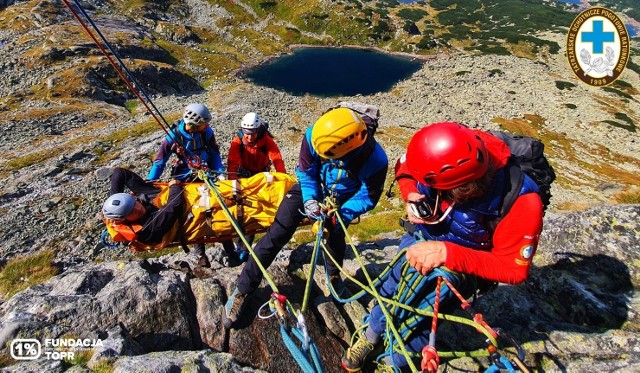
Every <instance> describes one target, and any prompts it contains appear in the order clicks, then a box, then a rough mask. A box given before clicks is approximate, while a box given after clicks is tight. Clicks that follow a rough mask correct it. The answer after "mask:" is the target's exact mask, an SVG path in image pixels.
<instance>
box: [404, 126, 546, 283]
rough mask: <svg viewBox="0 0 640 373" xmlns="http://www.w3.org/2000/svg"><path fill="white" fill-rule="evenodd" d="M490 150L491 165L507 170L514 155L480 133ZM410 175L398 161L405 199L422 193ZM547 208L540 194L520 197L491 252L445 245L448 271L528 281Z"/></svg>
mask: <svg viewBox="0 0 640 373" xmlns="http://www.w3.org/2000/svg"><path fill="white" fill-rule="evenodd" d="M476 132H477V133H478V134H479V135H480V137H481V138H482V140H483V141H484V143H485V146H486V147H487V150H488V152H489V158H490V162H492V165H493V166H494V168H495V169H499V168H501V167H504V165H505V164H506V163H507V159H508V158H509V156H510V154H511V152H509V149H508V148H507V146H506V144H505V143H504V142H502V141H501V140H499V139H498V138H496V137H494V136H492V135H490V134H488V133H486V132H483V131H476ZM403 175H409V172H408V170H407V167H406V163H404V162H402V161H398V163H397V164H396V177H398V176H400V178H399V179H398V187H399V188H400V193H401V194H402V198H403V199H404V200H405V201H406V200H407V196H408V194H409V193H412V192H414V193H418V190H417V187H416V185H417V181H416V180H414V179H413V178H409V177H402V176H403ZM542 217H543V205H542V200H541V199H540V196H539V195H538V194H537V193H529V194H524V195H521V196H519V197H518V198H517V199H516V201H515V203H514V204H513V207H511V209H510V210H509V212H508V213H507V215H506V216H504V218H503V219H502V220H501V221H500V223H499V224H498V226H497V227H496V229H495V231H494V233H493V238H492V240H493V248H492V249H491V251H479V250H473V249H470V248H468V247H464V246H462V245H458V244H455V243H452V242H447V241H445V246H446V248H447V259H446V262H445V265H446V266H447V268H449V269H452V270H454V271H458V272H464V273H469V274H473V275H476V276H479V277H482V278H485V279H488V280H492V281H498V282H504V283H508V284H518V283H521V282H522V281H524V280H525V279H526V278H527V275H528V273H529V268H530V267H531V262H532V259H533V255H534V254H535V251H536V248H537V246H538V240H539V239H540V232H541V231H542Z"/></svg>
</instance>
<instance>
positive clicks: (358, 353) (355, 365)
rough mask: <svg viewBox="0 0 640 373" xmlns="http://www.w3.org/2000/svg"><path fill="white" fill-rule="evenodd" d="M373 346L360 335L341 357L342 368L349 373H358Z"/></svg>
mask: <svg viewBox="0 0 640 373" xmlns="http://www.w3.org/2000/svg"><path fill="white" fill-rule="evenodd" d="M374 347H375V345H374V344H373V343H371V342H369V341H367V339H366V338H365V337H364V336H363V335H360V336H359V338H358V340H357V341H356V343H354V344H353V346H351V347H349V348H348V349H347V351H346V352H345V354H344V356H343V357H342V367H343V368H344V369H346V370H347V371H349V372H358V371H360V369H362V367H363V366H364V362H365V360H366V359H367V356H368V355H369V353H371V351H373V349H374Z"/></svg>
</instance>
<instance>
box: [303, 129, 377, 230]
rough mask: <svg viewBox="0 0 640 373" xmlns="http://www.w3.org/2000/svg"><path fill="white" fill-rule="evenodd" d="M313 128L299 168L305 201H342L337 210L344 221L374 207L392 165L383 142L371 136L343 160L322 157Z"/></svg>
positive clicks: (307, 139)
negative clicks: (314, 143) (313, 143)
mask: <svg viewBox="0 0 640 373" xmlns="http://www.w3.org/2000/svg"><path fill="white" fill-rule="evenodd" d="M312 128H313V126H311V127H309V128H308V129H307V132H306V133H305V137H304V139H303V140H302V145H301V147H300V157H299V160H298V166H297V167H296V175H297V177H298V182H299V183H300V187H301V189H302V199H303V201H305V202H306V201H308V200H310V199H315V200H317V201H319V202H322V200H323V199H324V197H326V196H328V195H333V196H334V197H336V199H337V200H338V202H339V203H340V209H339V211H338V213H339V214H340V216H341V217H342V219H344V221H345V222H350V221H352V220H354V219H355V218H357V217H358V216H360V215H362V214H364V213H365V212H367V211H369V210H371V209H373V208H374V207H375V205H376V204H377V203H378V200H379V199H380V196H381V195H382V191H383V189H384V181H385V178H386V176H387V167H388V165H389V161H388V159H387V154H386V153H385V152H384V150H383V149H382V147H381V146H380V144H378V143H377V142H376V141H375V139H373V138H370V139H368V140H367V141H369V143H365V145H363V146H361V147H360V148H358V149H356V150H354V151H352V152H350V153H349V154H347V155H345V156H344V157H342V158H340V159H334V160H329V159H322V158H321V157H320V156H319V155H318V154H317V153H316V152H315V150H314V149H313V147H312V146H311V131H312ZM364 153H368V154H364ZM363 157H366V160H363ZM354 165H357V167H355V168H354V167H353V166H354ZM350 166H351V167H350Z"/></svg>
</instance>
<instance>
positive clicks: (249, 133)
mask: <svg viewBox="0 0 640 373" xmlns="http://www.w3.org/2000/svg"><path fill="white" fill-rule="evenodd" d="M271 166H273V168H274V169H275V171H276V172H282V173H287V170H286V168H285V166H284V161H283V160H282V154H280V149H279V148H278V145H276V143H275V141H274V140H273V137H272V136H271V134H270V133H269V130H268V124H267V123H266V122H265V121H263V120H262V119H260V117H259V116H258V114H256V113H247V114H246V115H245V116H244V117H243V118H242V121H241V122H240V130H239V131H238V136H234V138H233V140H232V141H231V146H230V147H229V157H228V159H227V172H228V174H229V179H231V180H233V179H236V178H238V177H250V176H253V175H255V174H257V173H260V172H266V171H271V169H272V168H271ZM246 238H247V242H248V243H249V244H251V243H252V242H253V239H254V236H247V237H246ZM246 250H247V249H246V248H245V247H244V243H243V242H242V241H239V242H238V246H237V247H236V249H235V251H236V253H237V254H238V255H239V259H240V260H243V261H245V260H247V259H248V257H249V255H248V252H247V251H246Z"/></svg>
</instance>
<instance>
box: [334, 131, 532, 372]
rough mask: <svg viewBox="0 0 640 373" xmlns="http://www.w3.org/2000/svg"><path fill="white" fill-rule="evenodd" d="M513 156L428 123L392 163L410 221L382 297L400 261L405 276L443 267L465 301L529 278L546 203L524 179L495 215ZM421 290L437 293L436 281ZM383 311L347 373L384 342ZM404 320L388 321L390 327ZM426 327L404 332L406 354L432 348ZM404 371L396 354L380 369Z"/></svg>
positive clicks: (498, 145) (481, 136) (483, 136)
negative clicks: (482, 290) (482, 288)
mask: <svg viewBox="0 0 640 373" xmlns="http://www.w3.org/2000/svg"><path fill="white" fill-rule="evenodd" d="M510 155H511V152H510V151H509V149H508V147H507V146H506V144H505V143H504V142H502V141H501V140H499V139H498V138H496V137H494V136H492V135H491V134H489V133H486V132H483V131H479V130H471V129H469V128H467V127H466V126H464V125H462V124H458V123H436V124H432V125H429V126H426V127H424V128H422V129H421V130H420V131H418V132H417V133H416V134H415V135H414V136H413V137H412V138H411V140H410V142H409V145H408V147H407V152H406V154H405V155H404V156H402V157H401V158H400V160H399V161H398V164H397V165H396V178H397V179H398V185H399V188H400V191H401V193H402V198H403V199H404V200H405V201H406V202H407V204H406V211H407V215H408V220H409V221H408V222H407V223H406V224H405V229H406V230H407V232H408V233H407V234H405V235H404V236H403V237H402V239H401V241H400V245H399V249H400V250H402V249H404V248H408V250H407V252H406V255H405V257H404V258H403V259H402V260H400V261H398V262H397V264H396V265H395V266H394V267H393V268H392V272H391V275H390V276H389V277H388V279H387V280H386V281H385V282H384V283H383V284H382V288H381V289H380V295H382V296H383V297H388V298H390V297H393V296H394V293H396V292H397V291H398V290H397V289H396V287H397V284H398V282H399V281H400V278H401V276H402V275H403V274H402V273H401V272H402V271H401V268H402V267H403V263H405V262H408V263H409V265H410V266H411V268H410V269H409V273H408V274H405V278H406V276H409V275H410V274H411V273H415V272H419V273H420V274H421V275H423V276H427V275H429V274H430V273H431V271H432V270H433V269H434V268H437V267H443V266H446V271H447V273H450V274H451V277H452V278H453V280H454V281H452V283H453V285H454V286H455V287H456V288H457V289H458V290H459V291H460V292H461V293H462V295H463V296H464V297H467V298H468V297H470V296H471V295H473V294H474V293H475V292H476V289H478V286H479V285H481V284H482V283H484V284H485V285H488V284H489V283H492V282H503V283H508V284H518V283H521V282H522V281H524V280H525V279H526V278H527V275H528V273H529V268H530V267H531V261H532V258H533V256H534V254H535V251H536V247H537V245H538V240H539V237H540V232H541V230H542V217H543V204H542V201H541V198H540V196H539V194H538V193H539V189H538V187H537V185H536V184H535V182H534V181H533V180H532V179H531V178H529V176H527V175H526V174H523V176H524V181H523V184H522V187H521V189H520V191H519V193H518V195H517V198H516V200H515V202H514V204H513V206H512V207H511V209H510V210H509V211H508V212H507V213H506V214H505V215H504V216H502V217H501V216H500V212H501V206H502V203H503V201H504V195H505V193H506V192H507V191H508V190H509V189H510V187H511V183H510V179H509V172H510V170H511V169H512V168H511V164H512V161H510ZM499 218H501V220H498V219H499ZM441 269H442V268H441ZM423 286H429V287H431V289H434V288H435V281H427V282H425V284H424V285H423ZM412 290H413V291H415V292H418V291H420V289H412ZM427 290H428V289H427ZM427 294H429V293H427ZM448 294H449V296H448V297H443V298H441V299H440V304H441V309H442V307H443V306H447V307H453V306H456V304H457V298H456V296H455V295H452V293H451V292H448ZM431 306H433V303H431ZM380 307H384V305H380V304H377V305H376V306H375V307H374V308H373V309H372V311H371V314H370V317H369V326H368V327H367V329H366V330H365V333H364V335H360V337H359V338H358V339H357V340H356V341H355V342H354V344H353V345H352V346H351V347H350V348H349V349H348V350H347V351H346V353H345V355H344V356H343V359H342V365H343V367H344V368H345V369H347V370H348V371H351V372H355V371H359V370H360V369H361V368H362V367H363V365H364V363H365V361H366V359H367V357H368V355H369V354H370V352H371V351H373V350H374V347H375V345H376V344H378V343H379V342H380V341H381V339H382V338H381V337H382V335H384V333H385V325H386V323H387V320H385V316H384V315H383V312H382V310H381V308H380ZM401 322H402V321H401V320H400V321H399V320H395V319H394V320H393V324H394V325H400V323H401ZM430 324H431V320H430V318H426V317H425V318H423V319H422V321H421V322H420V323H418V324H417V327H415V328H413V330H412V331H411V332H410V333H409V334H408V336H407V338H406V340H404V343H405V346H406V348H407V350H408V351H409V352H420V351H421V349H422V348H423V347H424V346H427V345H428V344H429V331H430V330H429V326H430ZM407 365H408V363H407V361H406V360H405V357H404V355H402V354H400V353H398V352H396V351H393V352H392V353H391V356H387V357H385V361H384V364H382V366H383V367H385V366H386V367H389V366H395V367H396V368H400V369H402V368H404V367H406V366H407ZM379 368H380V367H379Z"/></svg>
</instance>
